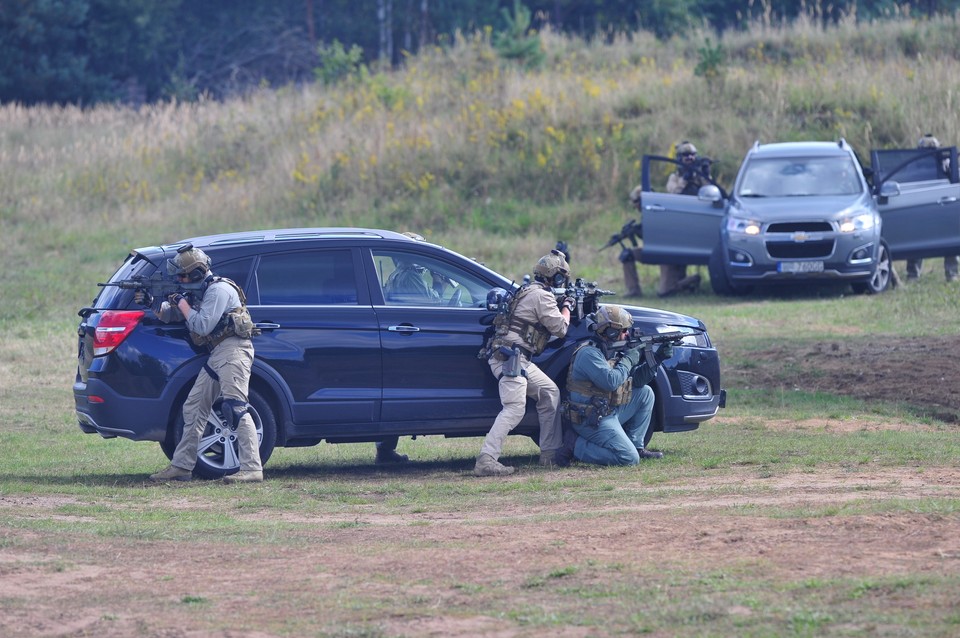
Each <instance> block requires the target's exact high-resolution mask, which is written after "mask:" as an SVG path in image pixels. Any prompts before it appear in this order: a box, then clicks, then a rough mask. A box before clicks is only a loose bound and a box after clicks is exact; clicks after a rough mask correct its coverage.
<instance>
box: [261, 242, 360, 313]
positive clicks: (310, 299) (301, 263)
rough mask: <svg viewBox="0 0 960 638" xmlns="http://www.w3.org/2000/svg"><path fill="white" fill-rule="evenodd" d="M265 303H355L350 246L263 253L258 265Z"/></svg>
mask: <svg viewBox="0 0 960 638" xmlns="http://www.w3.org/2000/svg"><path fill="white" fill-rule="evenodd" d="M257 283H258V286H259V290H260V304H261V305H265V306H303V305H345V304H346V305H356V303H357V279H356V275H355V272H354V268H353V258H352V255H351V253H350V251H349V250H317V251H300V252H293V253H277V254H271V255H264V256H262V257H261V258H260V264H259V266H258V267H257Z"/></svg>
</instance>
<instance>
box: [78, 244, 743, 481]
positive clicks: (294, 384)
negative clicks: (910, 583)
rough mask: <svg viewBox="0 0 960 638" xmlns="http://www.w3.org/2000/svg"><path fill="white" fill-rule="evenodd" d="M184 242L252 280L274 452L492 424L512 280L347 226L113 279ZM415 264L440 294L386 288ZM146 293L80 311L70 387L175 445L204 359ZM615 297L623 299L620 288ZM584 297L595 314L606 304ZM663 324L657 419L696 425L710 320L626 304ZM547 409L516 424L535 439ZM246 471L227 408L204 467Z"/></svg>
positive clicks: (256, 372) (262, 413)
mask: <svg viewBox="0 0 960 638" xmlns="http://www.w3.org/2000/svg"><path fill="white" fill-rule="evenodd" d="M186 243H192V244H193V245H194V246H196V247H198V248H201V249H203V250H204V251H205V252H206V253H207V254H208V255H209V256H210V258H211V259H212V261H213V270H214V272H215V273H216V274H218V275H221V276H224V277H229V278H230V279H232V280H234V281H235V282H237V283H238V284H239V285H240V286H242V287H243V289H244V291H245V292H246V295H247V302H248V305H249V308H250V312H251V315H252V316H253V320H254V321H255V322H256V324H257V326H258V327H259V328H260V330H261V331H262V334H261V335H260V336H258V337H256V338H255V339H254V347H255V349H256V359H255V361H254V364H253V374H252V378H251V381H250V403H251V405H252V407H253V410H252V412H253V416H254V421H255V422H256V425H257V431H258V434H259V436H260V454H261V457H262V458H263V460H264V462H266V460H267V459H268V458H269V457H270V454H271V453H272V451H273V449H274V447H275V446H305V445H315V444H317V443H319V442H320V441H328V442H331V443H347V442H358V441H377V440H381V439H383V438H385V437H390V436H424V435H428V434H434V435H443V436H458V437H459V436H483V435H485V434H486V432H487V430H488V429H489V428H490V425H491V424H492V423H493V419H494V418H495V417H496V415H497V413H498V412H499V411H500V399H499V395H498V391H497V384H496V382H495V380H494V378H493V376H492V375H491V374H490V370H489V368H488V367H487V364H486V362H485V361H482V360H480V359H478V358H477V352H478V351H479V350H480V348H481V346H482V345H483V343H484V341H485V339H486V338H487V336H488V335H489V334H491V332H492V327H491V326H492V321H493V318H494V314H495V313H494V312H493V311H491V310H490V309H488V307H487V303H486V301H487V293H488V292H489V291H490V290H491V289H493V288H505V289H506V288H510V287H511V286H513V285H514V284H513V283H512V282H511V281H510V280H508V279H506V278H504V277H503V276H501V275H499V274H497V273H496V272H494V271H492V270H490V269H489V268H486V267H485V266H483V265H482V264H480V263H478V262H476V261H473V260H471V259H468V258H466V257H464V256H462V255H459V254H457V253H455V252H452V251H450V250H447V249H445V248H442V247H440V246H437V245H434V244H430V243H427V242H425V241H418V240H417V239H413V238H411V237H408V236H406V235H402V234H399V233H394V232H387V231H380V230H367V229H350V228H305V229H280V230H266V231H251V232H243V233H233V234H224V235H212V236H208V237H194V238H191V239H186V240H183V241H180V242H176V243H173V244H170V245H166V246H153V247H149V248H140V249H137V250H134V251H132V252H131V253H130V255H129V256H128V257H127V259H126V260H125V261H124V262H123V264H122V265H121V266H120V268H119V269H118V270H117V271H116V272H115V273H114V275H113V277H111V279H110V282H114V283H116V282H118V281H121V280H125V279H131V278H133V277H136V276H143V277H150V276H152V275H154V276H157V275H156V271H157V270H158V268H162V267H163V264H164V263H165V261H166V260H167V259H169V258H170V257H172V256H173V255H174V254H176V250H177V248H178V247H181V246H183V245H184V244H186ZM401 263H406V264H409V263H413V264H415V267H416V268H417V270H418V272H420V273H421V275H422V277H423V278H424V282H425V284H426V285H427V286H433V284H434V283H437V284H438V285H437V286H436V289H437V290H439V294H437V295H435V296H434V297H433V298H431V299H429V300H423V301H416V300H412V299H409V298H407V299H401V300H394V299H391V298H389V297H390V296H389V295H385V293H384V286H385V284H386V283H387V281H388V278H389V276H390V274H391V273H392V272H393V270H394V269H395V268H396V267H397V266H398V264H401ZM133 294H134V293H133V290H129V289H124V288H120V287H117V286H105V287H103V288H102V290H101V291H100V294H99V295H98V296H97V298H96V299H95V300H94V302H93V305H92V306H91V307H88V308H84V309H82V310H81V311H80V316H81V317H82V321H81V323H80V326H79V365H78V369H77V376H76V381H75V383H74V386H73V393H74V398H75V401H76V412H77V419H78V421H79V425H80V428H81V429H82V430H83V431H84V432H88V433H94V432H96V433H99V434H100V435H101V436H103V437H105V438H112V437H117V436H120V437H126V438H129V439H133V440H138V441H157V442H159V443H160V445H161V446H162V448H163V450H164V452H165V453H166V454H167V456H171V455H172V453H173V450H174V448H175V447H176V443H177V441H178V440H179V437H180V433H181V431H182V427H183V423H182V418H181V406H182V404H183V401H184V399H185V397H186V395H187V393H188V392H189V390H190V387H191V385H192V384H193V380H194V378H195V377H196V375H197V373H198V371H199V370H200V368H201V366H202V365H203V363H204V361H205V359H206V353H205V351H204V350H203V349H201V348H198V347H196V346H194V345H193V344H192V343H191V342H190V339H189V338H188V335H187V331H186V328H185V326H184V325H183V324H165V323H162V322H160V321H159V320H158V319H157V318H156V317H155V316H154V315H153V314H152V312H150V311H149V310H148V311H144V310H143V309H142V308H140V307H139V306H137V305H136V304H134V302H133ZM611 301H613V299H611ZM595 303H596V297H593V298H591V297H589V296H588V297H587V298H586V303H585V304H584V309H583V314H586V313H587V312H589V311H590V310H591V309H593V308H592V307H591V304H593V305H595ZM627 309H628V310H629V311H630V312H631V313H632V314H633V316H634V319H635V322H636V324H635V325H637V326H639V327H640V328H641V329H643V330H644V331H645V332H647V333H650V334H656V333H658V332H670V331H678V330H679V331H683V332H684V333H686V334H687V337H686V338H685V339H684V342H683V343H682V344H681V345H679V346H677V347H675V349H674V354H673V356H672V358H671V359H669V360H667V361H665V362H664V363H663V365H662V367H661V369H660V371H659V374H658V375H657V378H656V379H655V380H654V381H653V382H652V383H651V385H652V386H653V389H654V391H655V393H656V396H657V402H656V409H655V414H654V422H653V425H652V427H651V428H650V430H651V433H652V432H653V431H662V432H677V431H683V430H692V429H696V428H697V427H698V425H699V424H700V423H701V422H702V421H705V420H707V419H710V418H711V417H713V416H714V415H716V413H717V410H718V408H719V407H721V406H722V405H723V398H724V395H725V393H724V391H723V390H721V386H720V360H719V357H718V355H717V351H716V350H715V349H714V348H713V347H712V345H711V343H710V338H709V337H708V335H707V331H706V327H705V326H704V325H703V323H702V322H701V321H699V320H697V319H694V318H692V317H687V316H684V315H679V314H675V313H671V312H665V311H662V310H653V309H649V308H637V307H629V306H628V307H627ZM586 323H587V322H586V321H584V320H583V318H582V317H579V318H576V319H575V320H574V321H573V323H572V325H571V327H570V330H569V332H568V334H567V337H566V338H564V339H560V340H554V341H553V342H551V343H550V344H549V345H548V347H547V349H546V351H545V352H544V353H543V354H542V355H540V357H539V358H538V359H537V364H538V365H539V366H540V367H541V368H543V369H544V370H545V371H546V372H547V373H548V374H549V375H550V376H551V377H552V378H554V379H556V380H557V381H558V382H559V383H560V384H561V385H562V384H563V382H564V380H565V376H566V375H565V371H566V367H567V363H568V362H569V359H570V355H571V353H572V352H573V350H574V347H575V345H576V343H577V342H578V341H582V340H583V339H585V338H587V337H588V332H587V328H586ZM537 427H538V426H537V420H536V413H535V411H534V410H533V409H531V410H529V411H528V414H527V417H526V418H525V419H524V421H523V423H522V424H521V425H520V427H518V428H517V429H516V430H515V432H514V433H517V434H525V435H529V436H536V434H537ZM237 467H238V462H237V456H236V451H235V442H234V441H233V439H232V433H231V431H230V430H229V428H227V427H225V426H224V424H223V422H222V421H221V419H220V416H219V414H218V413H217V412H216V410H215V411H214V413H212V414H211V415H210V419H209V423H208V426H207V429H206V431H205V432H204V435H203V439H202V442H201V447H200V458H199V462H198V464H197V469H196V472H197V474H199V475H201V476H206V477H210V478H214V477H219V476H222V475H224V474H228V473H231V472H233V471H235V470H236V469H237Z"/></svg>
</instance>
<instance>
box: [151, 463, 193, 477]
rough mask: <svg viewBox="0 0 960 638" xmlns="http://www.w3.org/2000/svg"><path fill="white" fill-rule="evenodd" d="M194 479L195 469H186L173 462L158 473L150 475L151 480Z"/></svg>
mask: <svg viewBox="0 0 960 638" xmlns="http://www.w3.org/2000/svg"><path fill="white" fill-rule="evenodd" d="M192 479H193V470H185V469H183V468H182V467H177V466H176V465H174V464H172V463H171V464H170V465H168V466H167V467H166V468H164V469H162V470H160V471H159V472H157V473H156V474H151V475H150V480H151V481H189V480H192Z"/></svg>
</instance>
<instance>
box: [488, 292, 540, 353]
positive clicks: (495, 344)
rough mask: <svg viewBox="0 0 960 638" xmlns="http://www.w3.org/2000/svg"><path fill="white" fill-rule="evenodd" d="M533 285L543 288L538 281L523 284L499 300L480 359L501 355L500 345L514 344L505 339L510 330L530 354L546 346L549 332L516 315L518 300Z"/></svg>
mask: <svg viewBox="0 0 960 638" xmlns="http://www.w3.org/2000/svg"><path fill="white" fill-rule="evenodd" d="M534 286H539V287H541V288H545V286H544V285H543V284H541V283H540V282H534V283H529V284H524V285H523V286H521V287H520V289H519V290H517V292H516V293H515V294H513V295H508V296H507V297H506V298H505V299H503V300H502V301H501V302H500V307H499V308H498V309H497V316H496V317H494V319H493V328H494V333H493V337H491V338H490V340H489V341H488V342H487V345H486V346H485V347H484V348H483V349H482V350H481V351H480V355H479V357H480V358H481V359H487V358H489V357H490V356H491V355H492V356H494V357H498V358H499V356H502V355H499V352H500V347H501V346H506V347H507V348H510V347H512V346H513V345H514V343H513V342H512V341H510V340H509V339H507V335H508V334H510V333H511V332H513V333H515V334H516V335H518V336H519V337H520V340H521V341H522V342H523V347H524V348H526V349H527V350H529V351H530V354H531V356H535V355H538V354H540V353H541V352H543V349H544V348H546V347H547V341H549V340H550V332H549V331H548V330H547V329H546V328H545V327H544V326H543V325H541V324H540V323H537V322H531V321H526V320H524V319H521V318H520V317H517V307H518V306H519V305H520V300H521V299H523V298H524V297H526V296H527V295H528V294H529V293H530V292H531V291H532V290H533V287H534Z"/></svg>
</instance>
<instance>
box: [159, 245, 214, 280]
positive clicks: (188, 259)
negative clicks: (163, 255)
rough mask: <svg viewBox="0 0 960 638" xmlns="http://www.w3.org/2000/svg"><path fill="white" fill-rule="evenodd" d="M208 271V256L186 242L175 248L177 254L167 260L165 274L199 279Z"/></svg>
mask: <svg viewBox="0 0 960 638" xmlns="http://www.w3.org/2000/svg"><path fill="white" fill-rule="evenodd" d="M209 272H210V257H208V256H207V253H205V252H203V251H202V250H200V249H199V248H194V247H193V244H186V245H184V246H181V247H180V248H179V249H177V255H176V257H174V258H173V259H168V260H167V274H168V275H173V276H177V277H179V276H180V275H187V276H189V277H190V281H192V282H197V281H201V280H202V279H203V278H204V277H206V276H207V273H209Z"/></svg>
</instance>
